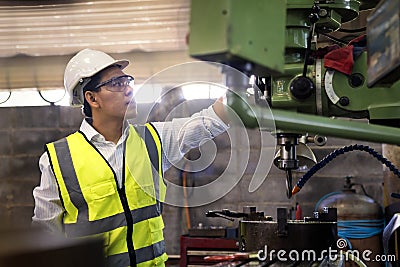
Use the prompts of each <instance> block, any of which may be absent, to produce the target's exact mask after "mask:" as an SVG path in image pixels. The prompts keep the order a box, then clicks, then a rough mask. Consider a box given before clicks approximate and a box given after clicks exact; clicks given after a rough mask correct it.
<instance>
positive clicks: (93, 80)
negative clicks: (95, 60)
mask: <svg viewBox="0 0 400 267" xmlns="http://www.w3.org/2000/svg"><path fill="white" fill-rule="evenodd" d="M115 66H119V65H111V66H108V67H107V68H105V69H103V70H101V71H99V72H98V73H96V74H95V75H93V76H92V77H90V81H89V82H88V84H86V86H85V87H83V99H84V100H83V113H84V114H85V116H86V117H90V118H91V117H92V108H91V107H90V105H89V103H88V102H87V101H86V98H85V92H86V91H92V92H98V91H100V88H97V89H94V88H95V87H96V86H97V85H99V84H100V81H101V76H102V73H103V72H104V71H105V70H107V69H109V68H112V67H115Z"/></svg>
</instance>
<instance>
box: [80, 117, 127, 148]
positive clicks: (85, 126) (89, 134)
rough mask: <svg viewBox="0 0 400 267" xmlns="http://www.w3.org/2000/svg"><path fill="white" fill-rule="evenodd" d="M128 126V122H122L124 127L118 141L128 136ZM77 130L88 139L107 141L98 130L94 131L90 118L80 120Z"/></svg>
mask: <svg viewBox="0 0 400 267" xmlns="http://www.w3.org/2000/svg"><path fill="white" fill-rule="evenodd" d="M128 126H129V123H124V127H125V129H124V131H123V134H122V136H121V138H120V140H119V141H118V143H120V142H122V141H125V140H126V138H127V137H128V134H129V131H128V129H129V127H128ZM79 130H80V131H81V132H82V133H83V134H84V135H85V136H86V138H87V139H88V140H89V141H97V142H107V141H106V139H105V138H104V136H103V135H102V134H100V133H99V132H98V131H96V129H95V128H93V126H92V119H91V118H85V119H84V120H83V121H82V123H81V126H80V128H79Z"/></svg>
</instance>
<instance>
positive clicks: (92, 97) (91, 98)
mask: <svg viewBox="0 0 400 267" xmlns="http://www.w3.org/2000/svg"><path fill="white" fill-rule="evenodd" d="M85 99H86V101H87V102H88V103H89V105H90V106H91V107H97V106H98V102H97V101H96V94H95V92H92V91H86V92H85Z"/></svg>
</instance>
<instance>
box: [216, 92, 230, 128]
mask: <svg viewBox="0 0 400 267" xmlns="http://www.w3.org/2000/svg"><path fill="white" fill-rule="evenodd" d="M213 109H214V112H215V113H216V114H217V116H218V117H219V118H220V119H221V120H222V121H223V122H224V123H225V124H226V125H229V122H230V119H229V116H228V114H227V111H226V107H225V105H224V97H223V96H221V97H220V98H218V99H217V101H215V102H214V104H213Z"/></svg>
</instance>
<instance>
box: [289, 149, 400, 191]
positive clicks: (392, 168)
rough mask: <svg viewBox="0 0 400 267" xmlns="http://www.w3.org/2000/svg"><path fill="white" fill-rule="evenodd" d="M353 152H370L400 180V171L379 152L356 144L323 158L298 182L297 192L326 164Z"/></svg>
mask: <svg viewBox="0 0 400 267" xmlns="http://www.w3.org/2000/svg"><path fill="white" fill-rule="evenodd" d="M353 150H360V151H365V152H368V153H369V154H371V155H372V156H373V157H374V158H376V159H378V160H379V161H380V162H382V163H383V164H385V166H386V167H388V168H389V170H390V171H392V172H393V173H394V174H395V175H397V176H398V177H399V178H400V171H399V170H398V169H397V168H396V167H395V166H394V165H393V164H392V163H391V162H390V161H389V160H388V159H387V158H385V157H383V156H382V155H381V154H379V153H378V152H376V151H375V150H374V149H372V148H370V147H369V146H364V145H358V144H355V145H350V146H344V147H342V148H339V149H336V150H335V151H333V152H331V153H330V154H329V155H327V156H326V157H325V158H323V159H322V160H321V161H320V162H318V163H317V164H315V165H314V166H313V167H312V168H311V169H310V170H309V171H308V172H307V173H306V174H304V175H303V177H301V178H300V180H299V181H298V182H297V184H296V187H297V192H298V191H300V189H301V188H302V187H303V186H304V184H305V183H306V182H307V181H308V179H310V178H311V176H313V175H314V174H315V173H316V172H317V171H319V170H320V169H322V168H323V167H325V165H326V164H328V163H329V162H330V161H332V160H333V159H334V158H336V157H337V156H339V155H342V154H344V153H347V152H350V151H353ZM296 187H295V188H294V190H295V189H296ZM297 192H294V193H297Z"/></svg>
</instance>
